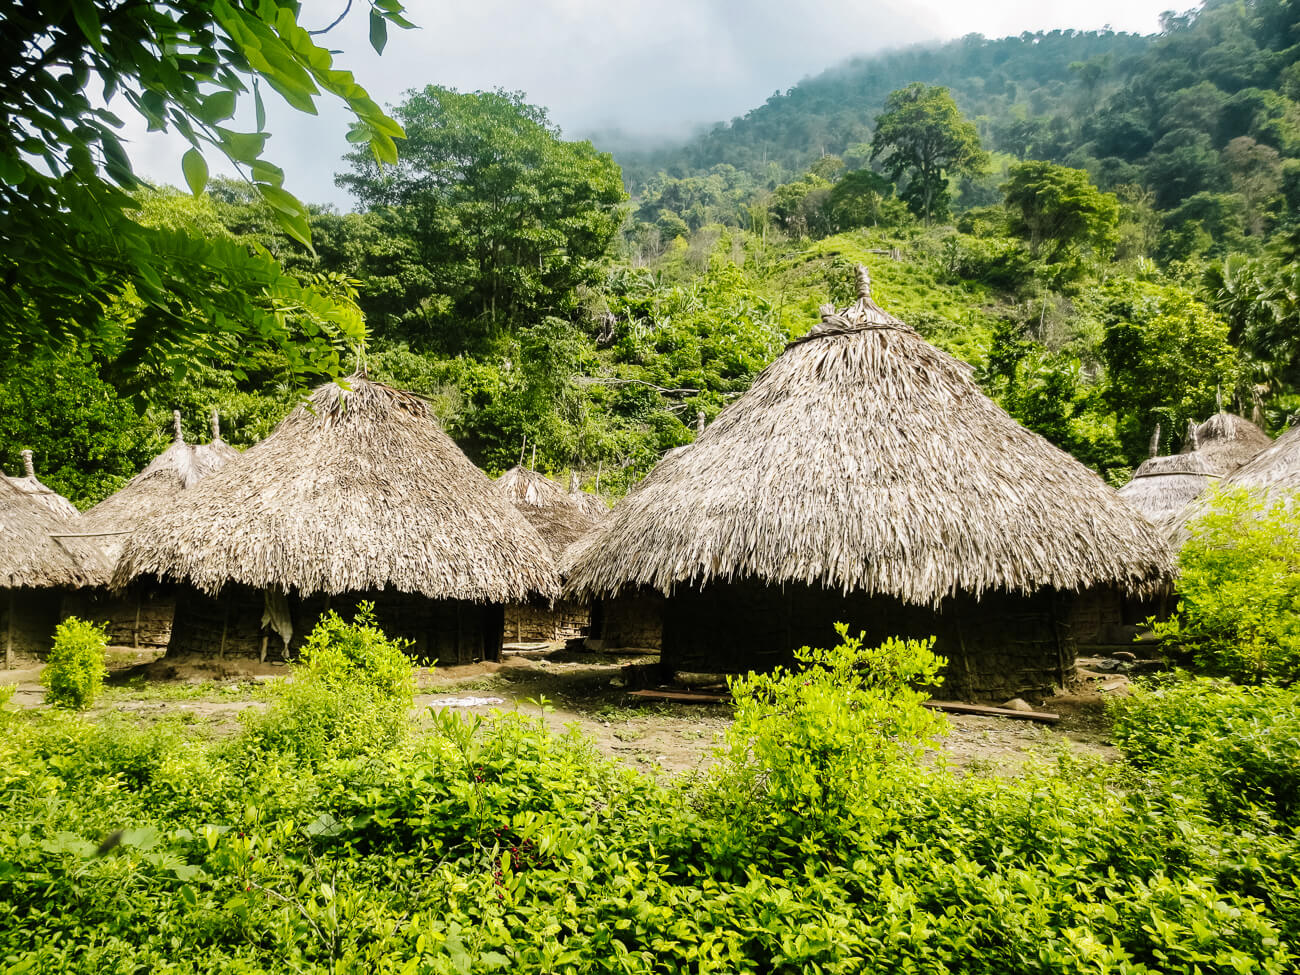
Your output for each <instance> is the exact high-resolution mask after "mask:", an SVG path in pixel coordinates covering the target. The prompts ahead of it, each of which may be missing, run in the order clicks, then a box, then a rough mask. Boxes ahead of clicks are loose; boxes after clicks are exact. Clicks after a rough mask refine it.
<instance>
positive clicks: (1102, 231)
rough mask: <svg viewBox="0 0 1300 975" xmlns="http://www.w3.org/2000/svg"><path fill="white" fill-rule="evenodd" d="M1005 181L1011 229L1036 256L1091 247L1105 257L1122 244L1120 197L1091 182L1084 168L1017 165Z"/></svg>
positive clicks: (1049, 257)
mask: <svg viewBox="0 0 1300 975" xmlns="http://www.w3.org/2000/svg"><path fill="white" fill-rule="evenodd" d="M1007 175H1008V177H1009V178H1008V180H1007V181H1006V182H1005V183H1004V184H1002V187H1001V189H1002V192H1003V194H1004V197H1005V200H1006V206H1007V210H1008V212H1009V214H1010V216H1011V226H1010V230H1011V232H1012V233H1013V234H1019V235H1021V236H1022V237H1025V238H1026V239H1027V240H1028V241H1029V246H1030V249H1031V250H1032V251H1033V252H1034V254H1035V255H1042V256H1043V257H1045V258H1046V259H1047V260H1048V261H1059V260H1061V259H1062V258H1063V257H1064V256H1065V255H1066V254H1067V253H1069V252H1071V251H1078V250H1083V249H1089V250H1092V251H1093V252H1095V253H1096V254H1097V255H1098V256H1099V257H1105V256H1107V255H1108V254H1109V253H1110V252H1111V251H1112V250H1113V249H1114V247H1115V244H1116V243H1117V242H1118V239H1119V238H1118V233H1117V228H1118V225H1119V200H1117V199H1116V198H1115V197H1114V196H1112V195H1111V194H1110V193H1103V192H1101V190H1099V189H1097V187H1095V186H1093V185H1092V181H1091V180H1090V179H1089V178H1088V174H1087V173H1086V172H1084V171H1083V170H1082V169H1071V168H1069V167H1068V166H1056V165H1053V164H1052V163H1048V162H1038V161H1030V162H1023V163H1017V164H1016V165H1014V166H1012V167H1011V169H1010V170H1009V171H1008V173H1007Z"/></svg>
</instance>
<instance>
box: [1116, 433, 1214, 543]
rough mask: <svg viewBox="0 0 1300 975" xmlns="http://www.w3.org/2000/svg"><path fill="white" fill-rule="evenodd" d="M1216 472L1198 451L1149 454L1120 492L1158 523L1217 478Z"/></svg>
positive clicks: (1187, 502)
mask: <svg viewBox="0 0 1300 975" xmlns="http://www.w3.org/2000/svg"><path fill="white" fill-rule="evenodd" d="M1218 473H1219V472H1218V470H1217V469H1216V468H1214V467H1212V466H1211V465H1210V464H1209V463H1207V461H1206V459H1205V457H1204V456H1203V455H1202V453H1201V452H1200V451H1196V452H1194V453H1188V454H1173V455H1171V456H1167V457H1151V458H1148V459H1147V460H1145V461H1143V462H1142V465H1141V466H1140V467H1138V469H1137V470H1136V471H1134V472H1133V479H1132V480H1131V481H1129V482H1128V483H1127V484H1125V485H1124V486H1123V487H1122V488H1120V489H1119V494H1120V497H1122V498H1123V499H1124V500H1125V501H1127V502H1128V503H1129V504H1131V505H1132V506H1133V507H1134V508H1136V509H1137V510H1138V511H1140V512H1142V514H1143V515H1145V516H1146V518H1147V520H1148V521H1150V522H1151V523H1152V524H1154V525H1156V526H1158V527H1159V526H1163V525H1165V523H1166V522H1167V521H1168V520H1169V519H1173V518H1177V517H1179V516H1180V515H1181V513H1182V511H1183V509H1184V508H1186V507H1187V505H1189V504H1190V503H1191V502H1192V501H1194V500H1195V499H1196V498H1198V497H1200V495H1201V494H1202V493H1203V492H1204V491H1205V489H1206V488H1208V487H1209V486H1210V485H1211V484H1213V483H1214V482H1215V480H1217V476H1218Z"/></svg>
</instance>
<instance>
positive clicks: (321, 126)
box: [120, 0, 1167, 206]
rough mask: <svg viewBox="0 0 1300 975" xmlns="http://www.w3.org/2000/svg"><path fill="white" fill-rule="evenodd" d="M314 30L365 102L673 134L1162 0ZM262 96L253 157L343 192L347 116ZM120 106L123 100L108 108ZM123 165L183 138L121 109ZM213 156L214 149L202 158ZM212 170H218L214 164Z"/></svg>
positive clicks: (733, 7)
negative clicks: (816, 85) (863, 65)
mask: <svg viewBox="0 0 1300 975" xmlns="http://www.w3.org/2000/svg"><path fill="white" fill-rule="evenodd" d="M344 2H345V0H308V2H307V3H304V4H303V14H302V18H301V19H302V22H303V25H304V26H306V27H308V28H309V29H310V28H316V27H323V26H325V25H326V24H328V23H329V22H330V21H331V20H333V19H334V17H335V16H337V15H338V13H339V12H340V11H341V10H342V5H343V3H344ZM353 6H354V9H353V11H352V13H351V15H350V16H349V17H348V18H347V20H345V21H344V23H343V24H342V25H340V27H338V28H337V29H335V31H333V32H332V33H331V34H329V35H328V42H329V45H330V46H331V47H333V48H336V49H339V50H341V51H342V52H344V53H342V54H340V55H339V56H338V58H337V61H338V66H340V67H345V68H348V69H350V70H352V71H354V72H355V73H356V75H357V78H358V80H359V81H360V82H361V83H362V84H363V85H365V86H366V87H367V89H368V90H369V91H370V93H371V95H372V96H373V97H374V98H375V99H376V100H377V101H379V102H380V103H381V104H391V103H393V102H395V101H398V100H400V98H401V96H402V93H403V92H404V91H406V90H408V89H410V88H415V87H420V86H423V85H426V84H441V85H448V86H451V87H454V88H459V89H462V90H473V89H482V88H498V87H499V88H506V89H511V90H516V89H517V90H521V91H524V92H525V93H526V94H527V96H528V99H529V101H531V102H533V103H534V104H539V105H545V106H546V107H547V108H548V109H549V111H550V114H551V118H552V119H553V120H554V121H555V122H557V123H558V124H559V125H560V126H562V127H563V128H564V129H565V130H566V131H567V132H569V133H570V134H574V135H577V134H580V133H583V132H589V131H594V130H602V129H604V130H609V129H620V130H622V131H623V132H625V133H628V134H629V135H633V136H648V137H668V136H680V135H681V134H683V133H685V132H687V131H689V130H690V129H691V128H692V127H694V126H697V125H700V124H704V123H709V122H714V121H719V120H725V119H730V118H732V117H734V116H736V115H740V114H743V113H745V112H746V111H748V110H749V109H750V108H753V107H755V106H756V105H759V104H761V103H762V102H763V101H764V100H765V99H766V98H767V97H768V96H769V95H770V94H771V93H772V92H773V91H774V90H778V89H780V90H784V89H786V88H788V87H790V86H792V85H793V84H795V83H796V82H798V81H799V80H800V79H801V78H804V77H807V76H808V75H812V74H816V73H818V72H820V71H821V70H822V69H824V68H828V67H831V66H832V65H834V64H836V63H837V62H839V61H842V60H844V59H845V58H848V57H851V56H853V55H855V54H868V53H872V52H877V51H881V50H885V49H887V48H891V47H899V46H902V45H905V44H910V43H915V42H919V41H925V40H946V39H949V38H953V37H960V36H962V35H964V34H968V33H982V34H984V35H986V36H988V37H1000V36H1004V35H1008V34H1019V33H1020V32H1022V31H1025V30H1051V29H1053V28H1058V27H1059V28H1067V27H1070V28H1076V29H1096V28H1101V27H1103V26H1105V25H1110V26H1111V27H1112V28H1113V29H1115V30H1130V31H1136V32H1143V33H1145V32H1150V31H1154V30H1156V29H1157V24H1158V16H1159V13H1160V11H1161V10H1162V9H1164V8H1165V7H1166V6H1167V2H1163V0H1162V2H1160V3H1155V2H1152V0H1137V2H1120V0H1095V2H1089V3H1083V2H1080V0H1041V2H1036V3H1033V4H1029V3H1022V2H1017V0H986V2H983V3H969V2H962V0H928V2H926V3H907V2H905V0H870V2H853V0H812V2H809V0H805V2H803V3H799V2H790V0H656V2H653V3H650V2H645V0H640V2H637V0H631V2H624V3H610V2H609V0H533V2H531V3H526V2H523V0H480V2H477V3H473V4H453V3H447V2H446V0H437V2H434V0H408V6H409V8H410V9H409V14H408V16H409V18H410V19H411V20H413V21H415V22H416V23H418V24H419V25H420V29H419V30H414V31H402V30H397V29H391V30H390V31H389V38H388V47H387V49H386V51H385V53H384V55H383V57H379V56H378V55H376V54H374V52H373V51H371V49H370V45H369V42H368V39H367V20H366V16H365V10H364V7H365V5H364V4H362V3H354V5H353ZM275 102H276V99H275V96H271V99H270V101H269V102H268V128H269V129H270V130H271V132H272V133H273V137H272V139H271V141H270V143H269V144H268V153H267V155H268V158H270V159H272V160H274V161H276V162H278V163H279V164H280V165H282V166H283V167H284V168H285V170H286V171H287V173H288V182H287V184H286V185H287V187H288V188H289V189H290V190H292V191H294V192H296V193H297V194H298V195H299V196H300V197H302V198H304V199H307V200H313V201H331V202H335V203H337V204H340V205H343V206H347V204H348V201H347V198H346V195H345V194H344V193H343V192H342V191H341V190H339V189H337V188H336V187H335V186H334V173H335V172H336V171H337V170H339V169H341V168H342V163H341V162H340V159H341V157H342V155H343V153H344V152H346V151H347V149H348V146H347V143H346V141H345V139H344V135H345V133H346V131H347V123H348V116H347V113H346V111H345V110H343V109H342V108H341V107H339V106H338V105H337V104H336V103H333V102H331V101H329V100H327V99H322V100H321V106H322V111H321V114H320V115H319V116H318V117H315V118H311V117H306V116H303V115H301V114H300V113H297V112H294V111H293V110H291V109H289V108H287V107H286V106H284V105H282V104H278V103H275ZM120 114H123V116H124V117H127V116H129V115H130V112H129V109H128V110H126V111H125V112H120ZM128 126H129V129H128V132H127V133H126V134H127V137H128V138H129V139H130V140H131V142H132V143H133V145H132V148H131V151H132V153H133V159H134V160H135V161H136V162H137V166H138V168H139V170H140V171H141V172H142V173H143V174H145V175H147V176H148V177H150V178H152V179H155V180H158V181H161V182H168V183H173V184H180V183H181V182H182V180H181V174H180V156H181V153H182V152H184V149H185V146H184V143H183V142H181V141H180V140H178V139H177V138H175V137H167V136H159V135H156V134H155V135H149V134H146V133H145V132H144V126H143V123H140V124H136V122H135V120H134V119H131V120H129V122H128ZM214 163H215V160H214ZM213 168H214V171H217V172H221V171H223V170H222V167H221V166H220V165H214V167H213Z"/></svg>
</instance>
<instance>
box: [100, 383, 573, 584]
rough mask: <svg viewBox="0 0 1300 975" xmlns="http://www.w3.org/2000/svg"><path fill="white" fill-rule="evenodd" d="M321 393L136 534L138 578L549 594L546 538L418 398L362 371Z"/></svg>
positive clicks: (551, 575)
mask: <svg viewBox="0 0 1300 975" xmlns="http://www.w3.org/2000/svg"><path fill="white" fill-rule="evenodd" d="M348 384H349V386H350V387H351V388H350V389H346V390H345V389H343V388H342V387H341V386H339V385H337V384H334V383H329V384H326V385H324V386H321V387H320V388H318V389H317V390H316V391H315V393H313V395H312V397H311V399H310V402H309V403H307V404H305V405H303V406H300V407H298V408H297V409H295V410H294V411H293V412H292V413H290V414H289V416H288V417H286V418H285V419H284V420H283V421H282V422H281V423H280V425H279V426H278V427H276V429H275V431H274V432H273V433H272V434H271V435H270V436H269V437H267V438H266V439H265V440H263V441H262V442H261V443H259V444H257V445H255V446H253V447H251V448H249V449H248V450H247V451H245V452H244V454H243V455H242V456H241V457H240V459H239V460H238V461H237V462H236V463H232V464H228V465H226V466H225V467H223V468H221V469H220V470H218V471H216V472H215V473H212V474H209V475H208V476H207V477H205V478H203V480H201V481H200V482H199V483H198V484H196V485H194V486H193V487H191V488H190V489H189V490H187V491H185V492H183V493H181V494H179V495H177V496H175V497H174V498H173V499H172V500H171V502H170V504H169V505H168V506H167V508H166V510H163V511H159V512H157V513H156V514H155V515H154V516H153V517H151V518H150V519H148V521H146V522H144V523H143V524H141V525H140V527H139V528H138V529H137V530H136V531H135V533H134V534H132V536H131V537H130V539H129V540H128V542H127V544H126V547H125V550H124V551H123V553H122V557H121V559H120V560H119V563H118V568H117V572H116V574H115V575H114V582H115V584H116V585H119V586H120V585H124V584H125V583H127V582H129V581H130V580H131V579H133V578H136V577H138V576H157V577H161V578H170V579H175V580H184V581H187V582H189V583H190V584H192V585H194V586H195V587H197V588H198V589H200V590H203V591H205V592H208V593H217V592H218V591H220V590H221V588H222V587H223V586H224V585H226V584H227V583H229V582H234V583H239V584H243V585H247V586H253V587H259V588H270V587H275V588H278V589H281V590H285V591H288V590H296V591H298V592H301V593H323V594H341V593H351V592H363V591H370V590H383V589H395V590H397V591H400V592H405V593H419V594H424V595H426V596H430V597H433V598H443V599H462V600H470V601H474V602H505V601H508V600H512V599H522V598H526V597H528V596H530V595H534V594H542V595H551V594H552V593H553V592H554V591H555V589H556V587H557V581H556V578H555V572H554V567H553V566H552V563H551V559H550V555H549V553H548V552H547V550H546V548H545V545H544V544H543V542H542V540H541V539H540V538H539V537H538V536H537V533H536V532H535V531H534V530H533V528H532V527H531V526H530V525H529V524H528V522H527V521H525V520H524V518H523V516H522V515H520V514H519V513H518V512H517V511H516V510H515V509H514V507H513V506H512V505H510V504H508V503H506V501H505V500H504V499H503V498H501V497H500V496H499V495H498V494H497V493H496V492H495V491H493V490H492V484H491V482H490V481H489V480H488V479H487V477H486V476H485V475H484V474H483V473H482V472H481V471H479V470H478V468H476V467H475V466H474V465H473V464H472V463H471V462H470V461H469V459H468V458H466V457H465V455H464V454H463V453H461V451H460V449H459V448H458V447H457V446H456V444H455V443H454V442H453V441H452V440H451V438H450V437H448V436H447V435H446V434H445V433H444V432H443V431H442V429H441V428H440V427H439V426H438V423H437V421H436V420H435V419H434V416H433V413H432V411H431V410H430V409H429V407H428V405H427V404H426V403H425V401H424V400H422V399H420V398H419V397H418V396H415V395H413V394H410V393H402V392H398V391H397V390H394V389H390V388H389V387H387V386H384V385H382V384H380V383H376V382H371V381H369V380H367V379H365V378H362V377H359V376H356V377H353V378H352V379H350V380H349V381H348Z"/></svg>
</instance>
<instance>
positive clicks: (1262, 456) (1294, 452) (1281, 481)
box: [1222, 427, 1300, 496]
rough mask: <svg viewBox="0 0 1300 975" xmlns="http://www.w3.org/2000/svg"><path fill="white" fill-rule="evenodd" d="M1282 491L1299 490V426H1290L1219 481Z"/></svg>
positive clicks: (1272, 493) (1233, 484) (1226, 483)
mask: <svg viewBox="0 0 1300 975" xmlns="http://www.w3.org/2000/svg"><path fill="white" fill-rule="evenodd" d="M1222 484H1223V486H1224V487H1244V488H1253V489H1260V490H1264V491H1267V492H1268V493H1269V494H1271V495H1275V496H1277V495H1284V494H1290V493H1294V492H1296V491H1300V427H1292V428H1291V429H1290V430H1288V431H1287V432H1286V433H1284V434H1282V436H1280V437H1278V438H1277V439H1276V440H1274V441H1273V442H1272V443H1271V444H1270V445H1269V446H1268V447H1266V448H1265V449H1263V450H1261V451H1260V452H1259V453H1257V454H1256V455H1255V456H1254V458H1252V459H1251V460H1250V461H1249V462H1248V463H1246V464H1243V465H1242V466H1241V467H1240V468H1238V469H1237V470H1235V471H1233V472H1232V473H1231V474H1229V475H1228V476H1227V477H1225V478H1224V479H1223V481H1222Z"/></svg>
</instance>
